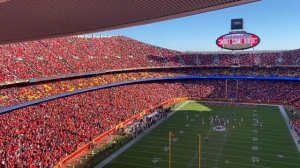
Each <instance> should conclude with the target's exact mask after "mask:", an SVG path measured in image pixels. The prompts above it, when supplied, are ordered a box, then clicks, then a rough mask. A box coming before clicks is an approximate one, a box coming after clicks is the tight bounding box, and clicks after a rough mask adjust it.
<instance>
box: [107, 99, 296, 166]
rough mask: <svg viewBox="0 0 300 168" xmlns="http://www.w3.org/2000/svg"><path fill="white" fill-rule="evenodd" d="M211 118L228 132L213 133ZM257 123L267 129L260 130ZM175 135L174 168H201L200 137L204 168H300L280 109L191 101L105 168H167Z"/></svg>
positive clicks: (172, 162)
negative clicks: (216, 120) (217, 120)
mask: <svg viewBox="0 0 300 168" xmlns="http://www.w3.org/2000/svg"><path fill="white" fill-rule="evenodd" d="M178 107H179V108H178ZM212 116H214V117H216V116H218V118H220V119H224V120H223V121H225V122H226V126H225V131H224V130H223V131H221V130H219V131H216V130H214V128H215V126H216V125H215V123H214V121H213V122H212V124H211V122H210V119H211V118H212ZM227 120H228V121H227ZM257 120H258V121H259V122H261V125H262V127H261V126H260V124H258V125H257ZM227 123H228V124H227ZM233 127H234V128H233ZM170 131H171V132H172V133H173V134H174V136H173V138H172V145H171V156H172V158H171V166H172V168H173V167H174V168H189V167H191V168H197V167H199V165H198V161H199V160H198V158H199V152H198V150H199V145H198V142H199V141H198V135H197V134H201V136H202V139H201V167H203V168H204V167H212V168H218V167H220V168H223V167H225V168H247V167H261V168H267V167H270V168H271V167H272V168H300V153H299V152H298V150H297V148H296V145H295V144H294V142H293V140H292V136H291V135H290V133H289V131H288V128H287V126H286V124H285V122H284V120H283V117H282V115H281V113H280V111H279V109H278V107H275V106H253V107H238V106H221V105H207V104H203V103H200V102H191V101H190V102H185V103H183V104H181V105H179V106H177V110H176V112H175V113H174V114H173V115H172V116H171V117H169V118H168V119H167V120H166V121H164V122H163V123H162V124H161V125H159V126H158V127H157V128H155V129H154V130H152V131H151V132H150V133H148V134H147V135H146V136H144V137H143V138H142V139H141V140H139V141H138V142H137V143H135V144H134V145H133V146H132V147H130V148H129V149H128V150H126V151H125V152H123V153H122V154H121V155H119V156H118V157H117V158H116V159H114V160H112V161H111V162H110V163H109V164H108V165H106V166H105V167H107V168H127V167H128V168H135V167H136V168H143V167H153V168H159V167H160V168H167V167H168V166H169V155H168V154H169V145H168V139H169V138H168V133H169V132H170Z"/></svg>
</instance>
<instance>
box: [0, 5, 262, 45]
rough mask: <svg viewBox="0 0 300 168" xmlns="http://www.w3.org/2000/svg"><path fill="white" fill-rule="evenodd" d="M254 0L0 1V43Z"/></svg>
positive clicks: (131, 23)
mask: <svg viewBox="0 0 300 168" xmlns="http://www.w3.org/2000/svg"><path fill="white" fill-rule="evenodd" d="M255 1H259V0H164V1H138V0H130V1H123V0H116V1H111V0H91V1H81V0H64V1H37V0H28V1H22V0H14V1H10V0H9V1H6V2H4V3H0V25H5V26H1V27H0V44H5V43H14V42H21V41H30V40H39V39H44V38H52V37H59V36H67V35H76V34H84V33H92V32H97V31H106V30H113V29H119V28H124V27H130V26H137V25H143V24H149V23H154V22H159V21H164V20H169V19H175V18H179V17H184V16H190V15H195V14H199V13H204V12H208V11H213V10H217V9H223V8H227V7H232V6H237V5H242V4H247V3H251V2H255ZM78 11H80V12H78Z"/></svg>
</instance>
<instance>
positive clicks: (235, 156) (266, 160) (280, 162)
mask: <svg viewBox="0 0 300 168" xmlns="http://www.w3.org/2000/svg"><path fill="white" fill-rule="evenodd" d="M132 151H136V152H143V153H150V154H151V153H153V154H156V152H149V151H141V150H132ZM201 153H203V154H204V152H201ZM211 154H213V155H218V153H211ZM166 155H168V154H166ZM172 156H176V157H182V158H190V157H187V156H183V155H176V154H173V155H172ZM223 156H229V157H234V158H242V159H244V158H245V159H249V158H248V157H245V156H237V155H224V154H223ZM124 157H134V158H141V159H150V158H145V157H139V156H136V155H126V156H124ZM202 160H211V161H215V162H220V160H216V159H205V158H202ZM161 161H164V159H162V160H161ZM249 161H250V160H249ZM260 161H265V162H271V163H279V164H285V165H295V166H297V165H298V164H294V163H290V162H282V161H274V160H268V159H260ZM112 162H115V161H112ZM174 162H176V161H174ZM177 163H182V164H185V162H178V161H177ZM234 163H239V162H234ZM240 164H244V163H240Z"/></svg>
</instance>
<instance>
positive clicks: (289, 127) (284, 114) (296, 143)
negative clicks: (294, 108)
mask: <svg viewBox="0 0 300 168" xmlns="http://www.w3.org/2000/svg"><path fill="white" fill-rule="evenodd" d="M278 107H279V110H280V112H281V114H282V117H283V119H284V121H285V123H286V126H287V127H288V129H289V131H290V133H291V135H292V137H293V139H294V142H295V145H296V147H297V148H298V151H299V152H300V145H299V144H298V136H297V133H296V132H295V130H294V129H291V126H290V124H289V121H290V119H289V117H288V116H287V114H286V112H285V110H284V108H283V106H278Z"/></svg>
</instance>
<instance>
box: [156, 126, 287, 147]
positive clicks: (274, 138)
mask: <svg viewBox="0 0 300 168" xmlns="http://www.w3.org/2000/svg"><path fill="white" fill-rule="evenodd" d="M170 122H171V121H170ZM174 126H176V124H174ZM200 126H201V125H200ZM244 128H248V127H244ZM189 130H197V129H192V128H190V129H189ZM270 131H273V132H274V129H273V130H270ZM186 132H187V133H188V131H186ZM273 132H270V133H267V132H264V136H265V137H266V138H263V139H262V140H269V141H274V142H280V140H285V138H280V137H279V136H281V135H280V134H275V133H273ZM285 133H286V132H285ZM156 134H159V132H158V131H157V132H156ZM214 134H218V133H214ZM239 134H243V135H253V134H252V133H248V131H242V132H239ZM267 134H272V135H267ZM154 135H155V134H154ZM257 135H259V133H258V134H257ZM233 137H238V136H233ZM277 140H278V141H277Z"/></svg>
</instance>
